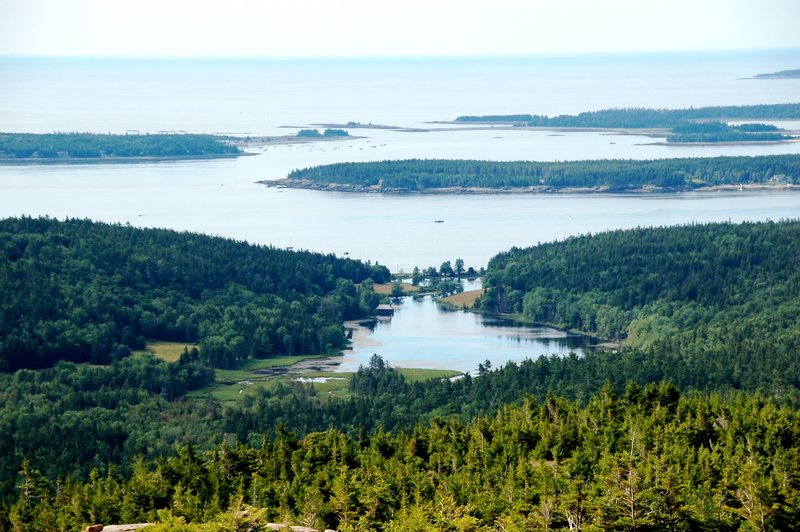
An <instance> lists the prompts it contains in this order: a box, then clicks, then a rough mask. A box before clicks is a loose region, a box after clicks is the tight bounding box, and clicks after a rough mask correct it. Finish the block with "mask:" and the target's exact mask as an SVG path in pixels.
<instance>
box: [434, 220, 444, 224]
mask: <svg viewBox="0 0 800 532" xmlns="http://www.w3.org/2000/svg"><path fill="white" fill-rule="evenodd" d="M433 223H435V224H443V223H444V220H434V221H433Z"/></svg>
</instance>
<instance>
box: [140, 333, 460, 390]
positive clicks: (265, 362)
mask: <svg viewBox="0 0 800 532" xmlns="http://www.w3.org/2000/svg"><path fill="white" fill-rule="evenodd" d="M193 347H196V344H185V343H180V342H148V343H147V346H146V347H145V349H143V350H141V351H136V352H135V353H137V354H142V353H152V354H153V355H155V356H157V357H159V358H161V359H163V360H165V361H166V362H176V361H177V360H178V359H179V358H180V356H181V353H183V350H184V349H187V348H188V349H192V348H193ZM329 356H330V355H300V356H280V357H274V358H265V359H252V360H245V361H243V362H241V363H239V365H238V366H237V367H236V368H234V369H216V370H214V373H215V378H214V382H213V383H211V384H209V385H208V386H204V387H203V388H200V389H198V390H194V391H192V392H189V393H188V394H187V397H195V398H202V397H208V396H211V397H213V398H214V399H217V400H218V401H223V402H225V401H238V400H239V399H241V398H242V397H243V396H244V395H245V394H247V393H248V392H250V391H254V390H257V389H258V388H259V387H262V386H263V387H267V388H269V387H272V386H277V385H278V384H279V383H282V384H284V385H288V384H291V383H292V382H293V381H296V380H298V379H300V378H302V379H313V381H311V380H309V381H305V380H304V381H301V382H310V383H311V384H312V385H313V386H314V388H315V389H316V390H317V394H318V395H319V396H320V397H347V396H349V395H350V391H349V389H348V386H349V384H350V377H352V375H353V374H352V373H334V372H330V371H302V372H292V370H291V369H290V368H291V366H292V365H294V364H297V363H298V362H301V361H303V360H310V359H322V358H328V357H329ZM280 368H283V369H285V370H286V371H285V372H283V373H280V372H265V373H256V372H257V371H258V370H275V369H280ZM397 370H398V371H400V372H401V373H402V374H403V375H404V376H405V378H406V379H408V380H409V381H410V382H416V381H424V380H428V379H447V378H450V377H453V376H455V375H460V372H458V371H452V370H441V369H422V368H397Z"/></svg>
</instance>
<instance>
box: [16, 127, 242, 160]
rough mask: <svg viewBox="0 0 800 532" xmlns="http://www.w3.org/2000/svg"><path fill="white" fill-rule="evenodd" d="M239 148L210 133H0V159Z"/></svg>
mask: <svg viewBox="0 0 800 532" xmlns="http://www.w3.org/2000/svg"><path fill="white" fill-rule="evenodd" d="M239 152H240V150H239V148H237V147H236V146H234V145H233V144H231V143H229V142H225V140H224V139H222V138H219V137H215V136H214V135H192V134H176V135H170V134H153V135H112V134H98V133H46V134H34V133H0V158H4V159H44V160H57V159H70V158H71V159H76V158H77V159H100V158H121V157H123V158H136V157H175V158H179V157H208V156H232V155H236V154H238V153H239Z"/></svg>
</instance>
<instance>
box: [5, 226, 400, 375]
mask: <svg viewBox="0 0 800 532" xmlns="http://www.w3.org/2000/svg"><path fill="white" fill-rule="evenodd" d="M370 277H371V278H373V279H375V280H376V281H378V282H383V281H386V280H388V278H389V272H388V270H387V269H386V268H385V267H382V266H378V265H374V266H373V265H368V264H364V263H361V262H358V261H355V260H351V259H340V258H336V257H334V256H333V255H322V254H317V253H310V252H295V251H288V250H283V249H276V248H271V247H264V246H254V245H250V244H247V243H245V242H236V241H233V240H228V239H223V238H215V237H209V236H204V235H199V234H191V233H178V232H175V231H168V230H161V229H136V228H133V227H130V226H121V225H107V224H102V223H94V222H90V221H87V220H67V221H57V220H53V219H42V218H40V219H32V218H17V219H6V220H0V279H2V284H1V285H2V296H3V297H2V300H0V369H1V370H3V371H13V370H16V369H19V368H43V367H48V366H52V365H53V364H54V363H55V362H57V361H58V360H68V361H73V362H88V361H91V362H94V363H101V364H104V363H108V362H110V361H111V360H113V359H119V358H121V357H124V356H125V355H126V354H128V353H130V350H131V349H141V348H143V347H144V341H145V340H172V341H178V342H188V343H199V344H200V353H201V356H202V357H203V359H204V360H206V361H208V362H209V363H211V364H213V365H215V366H218V367H230V366H231V365H232V364H234V363H235V362H236V361H237V360H240V359H246V358H266V357H270V356H274V355H276V354H281V355H287V354H288V355H291V354H314V353H323V352H329V351H330V350H331V349H335V348H340V347H342V346H344V345H345V337H344V330H343V328H342V322H343V321H344V320H345V319H352V318H357V317H360V316H363V315H365V314H367V313H369V312H370V310H371V308H370V306H372V308H374V305H376V304H377V300H375V301H373V299H374V298H373V297H372V296H370V295H368V294H360V293H359V292H358V291H357V289H356V287H355V284H356V283H361V281H363V280H364V279H367V278H370Z"/></svg>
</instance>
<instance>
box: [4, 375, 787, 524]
mask: <svg viewBox="0 0 800 532" xmlns="http://www.w3.org/2000/svg"><path fill="white" fill-rule="evenodd" d="M799 441H800V414H799V413H798V411H797V410H794V409H791V408H788V407H779V406H777V405H776V404H775V403H773V402H772V401H769V400H766V399H764V398H762V397H759V396H753V397H743V396H741V395H733V396H730V397H725V396H719V395H688V396H681V395H680V394H679V393H678V391H677V390H676V389H675V388H674V387H672V386H670V385H668V384H661V385H649V386H646V387H643V388H642V387H639V386H635V385H631V386H629V387H628V388H627V389H626V391H625V393H624V394H623V395H622V396H616V395H615V394H614V393H612V392H610V391H608V390H604V391H602V392H601V393H599V394H598V395H596V396H594V397H592V398H591V400H590V401H589V402H588V403H587V404H586V405H585V406H580V405H578V404H576V403H574V402H570V401H567V400H565V399H563V398H560V397H557V396H552V395H551V396H547V397H546V398H544V399H543V401H542V402H537V401H534V400H533V399H532V398H529V399H526V400H525V401H524V402H523V403H522V404H521V405H519V406H505V407H502V408H501V409H500V410H499V411H498V412H497V414H495V415H492V416H480V417H478V418H476V419H475V420H473V421H472V422H470V423H467V424H464V423H462V422H461V421H459V420H458V419H456V418H450V419H436V420H434V421H433V422H432V423H430V424H428V425H420V426H417V427H415V428H414V429H413V430H411V431H408V432H400V433H388V432H384V431H378V432H377V433H375V434H372V435H369V436H368V435H363V434H362V435H361V436H359V437H357V438H355V437H352V436H347V435H345V434H343V433H341V432H340V431H337V430H335V429H331V430H328V431H325V432H322V433H312V434H309V435H307V436H306V437H305V438H302V439H299V438H297V437H296V436H295V435H293V434H291V433H287V432H286V431H279V432H278V433H277V434H276V436H275V437H274V438H267V439H264V440H263V441H262V442H261V443H260V444H259V445H256V446H253V447H251V446H245V445H241V444H237V443H236V442H235V441H233V440H229V441H227V442H226V443H224V444H222V445H221V446H219V447H217V448H215V449H213V450H211V451H209V452H207V453H204V454H201V453H198V452H197V451H196V450H195V449H194V448H193V447H191V446H185V447H183V448H181V449H180V450H179V451H178V452H177V453H175V454H174V455H173V456H172V457H170V458H169V459H166V460H159V461H152V462H147V461H144V460H138V461H136V462H134V464H133V467H132V471H131V473H130V474H126V475H120V474H119V473H117V472H116V471H110V472H108V473H107V474H105V475H104V474H101V473H100V472H95V473H93V474H92V475H91V477H90V479H89V480H88V481H87V482H83V483H78V482H75V481H74V480H70V479H62V480H61V481H60V482H59V483H58V488H57V489H56V486H55V485H54V483H53V482H51V481H48V480H47V479H46V478H45V477H43V476H42V475H41V474H40V473H39V472H38V471H37V470H36V469H35V468H34V467H32V466H31V465H30V464H28V463H23V465H22V468H21V474H20V486H21V488H20V493H19V496H18V498H17V500H16V502H14V504H13V505H12V506H11V507H10V508H9V510H8V512H9V513H8V520H9V521H10V522H11V523H12V524H13V525H14V526H16V527H17V528H18V530H45V529H47V530H56V529H61V530H74V529H76V528H78V527H80V526H85V525H86V524H90V523H94V522H103V523H118V522H142V521H160V522H161V525H160V528H157V529H156V530H159V531H160V530H260V529H262V528H260V527H263V526H264V524H265V523H266V522H267V521H289V522H290V523H296V524H305V525H310V526H314V527H315V528H318V529H322V528H328V527H333V528H337V529H339V530H343V531H346V530H497V529H498V528H501V529H506V530H508V529H510V530H547V529H551V528H552V529H562V530H566V529H572V530H575V529H580V530H648V531H649V530H692V529H697V530H742V529H745V530H788V529H790V528H792V527H794V526H795V525H796V523H797V522H798V520H799V519H800V482H798V478H800V469H798V468H800V447H798V442H799ZM187 522H189V523H207V528H201V527H200V526H199V525H191V526H190V525H187Z"/></svg>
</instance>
